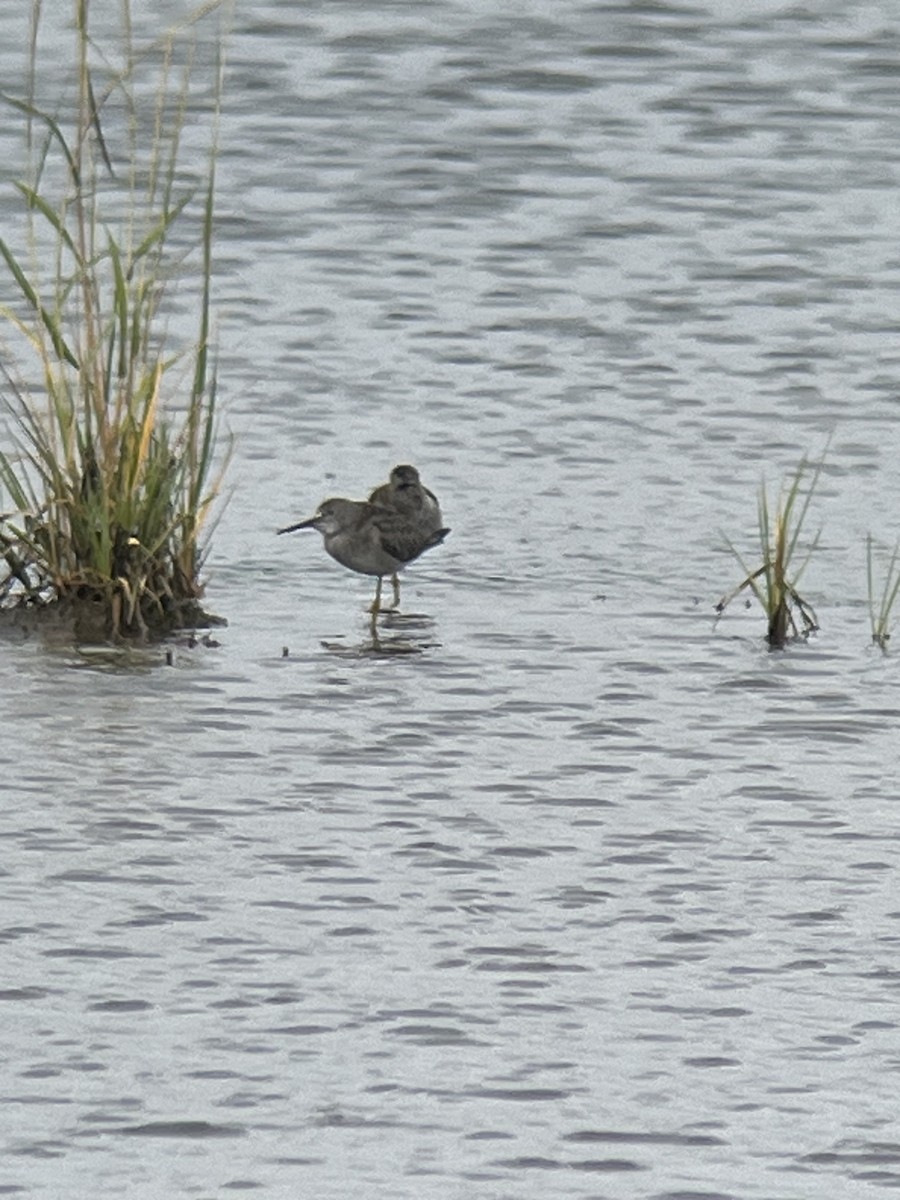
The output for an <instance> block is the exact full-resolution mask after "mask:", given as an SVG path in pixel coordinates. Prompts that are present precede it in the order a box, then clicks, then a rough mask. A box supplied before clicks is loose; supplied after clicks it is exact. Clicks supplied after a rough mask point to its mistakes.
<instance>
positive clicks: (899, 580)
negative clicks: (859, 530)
mask: <svg viewBox="0 0 900 1200" xmlns="http://www.w3.org/2000/svg"><path fill="white" fill-rule="evenodd" d="M874 547H875V542H874V539H873V538H872V535H871V534H869V536H868V537H867V538H866V568H867V569H866V582H867V584H868V597H869V620H870V622H871V625H872V641H873V642H874V643H875V645H876V646H878V647H880V648H881V649H882V650H885V651H886V650H887V648H888V642H889V641H890V637H891V611H892V609H893V607H894V601H895V600H896V599H897V594H898V592H900V542H898V543H895V544H894V550H893V553H892V554H891V557H890V558H889V559H888V563H887V568H886V570H885V573H884V585H883V587H882V589H881V592H880V594H879V595H878V596H877V598H876V594H875V561H874V560H875V549H874Z"/></svg>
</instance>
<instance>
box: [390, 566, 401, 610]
mask: <svg viewBox="0 0 900 1200" xmlns="http://www.w3.org/2000/svg"><path fill="white" fill-rule="evenodd" d="M391 583H392V584H393V586H394V603H393V604H392V605H391V608H399V607H400V576H399V575H398V574H397V572H396V571H395V572H394V574H393V575H392V576H391Z"/></svg>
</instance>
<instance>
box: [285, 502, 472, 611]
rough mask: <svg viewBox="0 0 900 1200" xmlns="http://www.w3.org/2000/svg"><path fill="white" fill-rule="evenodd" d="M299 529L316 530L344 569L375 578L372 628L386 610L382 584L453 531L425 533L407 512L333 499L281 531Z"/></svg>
mask: <svg viewBox="0 0 900 1200" xmlns="http://www.w3.org/2000/svg"><path fill="white" fill-rule="evenodd" d="M295 529H317V530H318V531H319V533H321V534H322V537H323V539H324V542H325V549H326V551H327V552H328V553H329V554H330V555H331V557H332V558H333V559H335V561H336V562H339V563H340V564H341V566H343V567H348V568H349V569H350V570H351V571H356V572H358V573H359V574H360V575H376V576H377V577H378V584H377V585H376V588H375V599H374V600H373V601H372V606H371V608H370V610H369V611H370V612H371V614H372V625H373V627H374V625H375V619H376V617H377V616H378V613H379V612H380V611H381V581H382V579H383V577H384V576H385V575H396V574H397V572H398V571H399V570H400V569H401V568H402V567H405V566H406V564H407V563H410V562H412V561H413V559H416V558H418V557H419V555H420V554H423V553H424V552H425V551H426V550H430V549H431V547H432V546H438V545H440V543H441V542H442V541H443V540H444V538H445V537H446V536H447V534H448V533H449V532H450V530H449V529H433V530H431V532H429V533H424V532H423V531H422V529H421V528H420V526H418V525H417V524H416V523H415V522H414V521H411V520H410V519H409V518H408V517H406V516H404V515H403V514H402V513H400V512H397V511H396V510H394V509H390V508H385V507H382V506H381V505H378V504H370V503H367V502H366V501H364V500H344V499H341V498H334V499H331V500H323V501H322V503H321V504H320V505H319V507H318V510H317V511H316V513H315V515H314V516H312V517H308V518H307V519H306V520H305V521H298V522H297V523H296V524H295V525H287V526H285V528H284V529H279V530H278V532H279V533H293V532H294V530H295Z"/></svg>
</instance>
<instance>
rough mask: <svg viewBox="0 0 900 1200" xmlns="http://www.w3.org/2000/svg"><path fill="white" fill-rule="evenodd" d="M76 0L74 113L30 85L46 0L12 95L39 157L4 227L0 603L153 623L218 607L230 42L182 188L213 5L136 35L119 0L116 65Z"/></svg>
mask: <svg viewBox="0 0 900 1200" xmlns="http://www.w3.org/2000/svg"><path fill="white" fill-rule="evenodd" d="M74 8H75V37H74V58H75V62H74V68H75V70H74V77H75V84H74V86H75V90H76V99H75V105H74V110H73V112H74V115H73V117H72V119H71V120H70V121H69V122H68V123H64V122H63V120H62V119H58V118H57V116H56V115H54V112H52V111H51V110H50V109H48V108H47V107H46V106H44V105H42V104H40V103H39V102H38V101H37V100H36V98H35V95H34V81H35V80H37V79H39V78H41V64H40V63H39V62H38V51H37V45H38V26H39V23H40V20H41V8H40V5H39V4H35V5H34V6H33V8H32V14H33V15H32V37H31V58H30V63H29V81H30V83H29V88H30V94H28V95H27V96H25V97H24V98H23V97H13V96H4V97H3V100H4V101H5V103H6V106H7V109H8V110H10V111H12V112H13V113H14V114H17V115H18V117H19V118H20V120H21V121H22V123H23V129H24V132H25V135H26V144H27V147H28V155H27V159H28V166H27V170H26V173H25V176H24V177H23V178H22V179H20V180H18V181H17V182H16V184H15V187H16V189H17V191H18V192H19V195H20V196H21V198H22V201H23V206H24V235H23V239H22V242H23V248H22V249H19V248H16V249H13V248H12V247H11V246H10V244H9V243H8V242H7V241H5V240H3V239H0V268H3V267H5V269H6V271H7V272H8V275H9V277H10V279H11V280H12V282H13V284H14V285H15V288H14V290H15V291H16V293H17V297H18V300H17V302H16V303H15V304H14V305H12V306H8V307H6V308H4V309H0V315H2V316H4V317H5V318H6V321H7V329H8V330H10V331H11V332H10V336H11V337H12V338H13V339H14V340H15V351H14V353H13V354H12V355H10V354H6V353H5V354H4V355H3V358H2V363H0V371H2V374H3V376H4V377H5V382H6V385H7V391H6V394H5V395H4V400H5V402H6V405H7V409H8V412H9V414H10V415H11V418H12V419H11V422H10V424H11V426H12V428H11V431H10V432H11V442H8V443H7V448H6V449H2V450H0V485H2V488H3V490H4V491H5V492H6V494H7V496H8V498H9V504H8V507H9V509H10V511H7V512H5V513H3V514H2V516H0V602H2V603H4V604H5V605H6V606H7V607H9V606H10V605H22V604H24V605H29V606H32V607H38V606H48V605H50V604H52V603H54V602H70V603H74V604H88V605H90V606H91V607H92V608H93V609H94V610H95V612H97V613H99V614H100V617H101V620H100V622H99V624H100V626H101V628H102V630H103V631H104V633H105V635H106V636H112V637H117V636H139V637H145V636H148V635H151V634H155V633H161V632H165V631H167V630H169V629H172V628H177V627H181V626H185V625H194V624H198V623H206V621H207V620H208V618H207V616H206V614H204V613H203V611H202V609H201V607H200V598H201V596H202V594H203V586H202V583H201V580H200V572H201V568H202V563H203V558H204V553H205V544H204V541H203V539H204V537H205V536H207V535H208V531H209V527H210V518H211V515H212V509H213V506H214V503H215V501H216V499H217V497H218V495H219V492H220V487H221V482H222V472H223V470H224V465H225V464H224V461H222V460H223V459H224V460H227V453H226V454H224V455H221V456H218V455H217V453H216V427H217V420H216V379H215V371H214V369H213V368H212V365H211V362H210V284H211V276H212V240H213V197H214V187H215V164H216V151H217V144H216V136H217V135H216V128H217V118H218V105H219V99H220V96H221V76H222V62H221V53H219V55H218V58H217V61H216V63H215V64H214V65H212V66H211V67H209V70H210V72H211V74H212V75H213V77H214V78H213V86H212V89H211V101H210V104H209V112H210V116H211V125H212V128H211V134H210V144H209V149H208V155H207V158H206V166H205V170H204V171H203V172H201V173H200V177H199V180H198V179H195V180H194V181H193V182H192V183H191V184H186V183H185V182H184V181H185V178H186V172H185V169H184V168H183V167H182V165H181V161H182V159H183V158H184V157H185V155H184V154H183V153H182V135H183V133H184V130H185V117H186V113H187V108H188V99H189V94H190V89H191V86H192V81H193V82H194V83H195V84H196V79H195V76H196V74H197V70H198V67H197V62H198V58H197V53H196V51H197V42H196V30H197V22H199V21H200V20H201V18H204V17H207V16H209V15H210V14H212V13H213V12H214V11H215V10H217V9H219V8H220V4H219V3H207V4H204V5H202V6H200V7H198V8H197V9H196V10H194V12H192V13H191V14H190V16H189V17H188V18H187V19H186V21H185V22H183V23H182V24H181V25H180V26H179V27H177V28H175V29H172V30H170V31H168V32H167V33H166V34H165V35H164V36H163V37H161V38H160V39H158V40H157V41H155V42H154V43H153V44H152V46H147V47H144V48H143V49H142V50H140V51H139V50H138V49H137V47H136V46H135V44H134V41H133V31H132V23H131V10H130V7H129V4H128V0H126V2H125V4H124V8H123V15H122V21H121V44H120V47H118V53H119V58H120V62H119V65H118V66H117V67H116V68H113V67H111V66H110V65H109V62H110V58H111V57H112V54H113V51H114V49H116V48H113V47H109V46H104V47H103V48H102V52H101V50H100V49H99V48H98V47H97V46H96V45H95V43H94V41H93V39H92V37H91V34H90V31H89V28H88V3H87V0H75V4H74ZM216 45H217V46H218V47H221V34H220V33H219V34H217V41H216ZM95 63H97V64H99V65H95ZM101 72H102V76H101ZM151 72H152V73H153V75H154V81H153V83H152V85H149V84H148V83H147V80H146V76H147V75H148V74H149V73H151ZM52 74H53V73H52V72H50V73H49V75H50V76H51V77H52ZM58 103H59V104H60V109H59V111H69V110H70V109H69V106H68V105H64V102H63V101H61V100H60V101H58ZM148 117H149V120H148V119H147V118H148ZM120 163H121V164H122V165H120ZM175 278H178V279H179V280H180V281H184V280H187V281H188V283H189V284H192V286H193V292H194V293H195V299H194V316H193V318H192V321H191V324H192V326H193V328H192V331H191V332H190V333H189V335H188V337H187V338H186V339H184V341H183V342H182V343H181V344H180V345H179V346H176V347H174V348H170V346H169V344H168V342H169V339H168V328H167V321H168V320H171V318H172V312H171V310H170V309H167V308H166V306H165V304H164V301H165V300H166V297H167V289H169V287H170V285H171V283H172V281H173V280H174V279H175ZM12 363H15V367H13V366H12V365H11V364H12ZM217 459H218V462H217Z"/></svg>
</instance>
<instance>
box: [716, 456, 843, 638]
mask: <svg viewBox="0 0 900 1200" xmlns="http://www.w3.org/2000/svg"><path fill="white" fill-rule="evenodd" d="M824 462H825V455H824V454H823V455H822V457H821V458H820V459H819V460H818V461H817V462H814V463H812V462H810V461H809V460H808V459H806V458H804V459H803V460H802V461H801V462H800V465H799V466H798V467H797V469H796V471H795V472H794V473H793V475H791V476H789V477H788V478H787V479H786V480H785V482H784V484H783V485H782V488H781V491H780V493H779V496H778V499H777V503H775V504H774V505H772V504H771V503H770V501H769V496H768V493H767V490H766V486H765V483H763V485H762V486H761V487H760V490H759V499H758V504H757V529H758V534H759V544H760V550H761V552H762V564H761V566H758V567H756V568H753V569H751V568H750V567H748V565H747V563H746V561H745V559H744V558H743V556H742V555H741V553H740V551H738V550H737V548H736V547H735V546H734V544H733V543H732V542H731V541H730V540H729V539H728V538H725V543H726V545H727V546H728V548H729V550H730V551H731V553H732V554H733V555H734V557H735V558H736V559H737V561H738V562H739V563H740V565H741V568H742V569H743V570H744V571H745V572H746V577H745V578H744V580H743V581H742V582H741V583H739V584H738V586H737V587H736V588H734V589H733V590H732V591H731V592H728V593H727V594H726V595H725V596H723V597H722V599H721V600H720V601H719V603H718V604H717V605H716V611H717V612H718V613H720V614H721V613H722V612H724V610H725V609H726V607H727V606H728V605H729V604H730V603H731V601H732V600H734V599H735V597H736V596H738V595H740V593H741V592H742V591H744V589H745V588H749V589H750V590H751V591H752V593H753V595H754V596H755V597H756V599H757V600H758V601H759V603H760V605H761V606H762V608H763V611H764V612H765V614H766V622H767V625H766V640H767V641H768V643H769V645H770V646H773V647H782V646H785V645H786V644H787V643H788V641H790V640H791V639H792V638H796V637H804V638H806V637H808V636H809V635H810V634H811V633H814V632H815V631H816V630H817V629H818V628H819V623H818V619H817V617H816V614H815V612H814V610H813V607H812V605H811V604H809V603H808V602H807V601H806V600H804V599H803V598H802V596H801V595H800V593H799V592H798V591H797V584H798V582H799V580H800V576H801V575H802V574H803V571H804V570H805V569H806V566H807V565H808V563H809V560H810V558H811V557H812V555H813V553H814V552H815V550H816V547H817V546H818V544H819V533H816V535H815V537H814V538H813V539H812V542H811V543H810V544H809V545H808V547H807V549H806V552H805V555H804V557H803V558H802V560H801V561H799V562H798V561H797V559H798V545H799V542H800V537H801V534H802V532H803V526H804V522H805V521H806V517H807V514H808V511H809V505H810V502H811V500H812V497H813V494H814V492H815V489H816V485H817V484H818V482H819V476H820V475H821V472H822V467H823V465H824Z"/></svg>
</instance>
